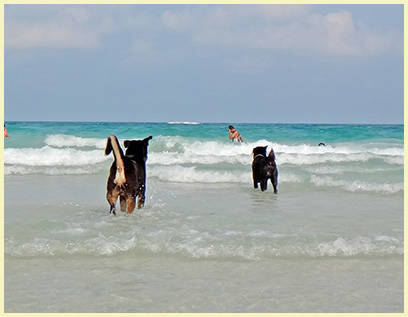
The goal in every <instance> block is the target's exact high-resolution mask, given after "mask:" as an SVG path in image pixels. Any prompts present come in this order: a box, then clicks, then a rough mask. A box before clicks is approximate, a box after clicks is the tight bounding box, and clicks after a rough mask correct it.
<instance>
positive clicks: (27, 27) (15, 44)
mask: <svg viewBox="0 0 408 317" xmlns="http://www.w3.org/2000/svg"><path fill="white" fill-rule="evenodd" d="M25 10H26V11H27V10H29V9H27V8H25ZM14 11H15V10H14ZM33 11H34V12H33V13H34V14H33V15H31V17H33V18H31V19H30V18H27V17H24V18H23V17H15V18H14V17H13V16H11V17H10V18H7V19H6V32H5V44H6V47H7V48H13V49H27V48H93V47H98V46H99V45H100V41H101V38H102V36H103V35H105V34H106V33H109V32H112V31H113V30H114V22H113V20H112V19H111V18H109V17H104V18H99V17H97V16H93V15H92V11H91V10H90V9H88V8H85V7H80V6H72V7H66V6H63V7H58V6H47V7H46V10H45V12H47V15H46V16H45V17H42V19H38V18H36V16H35V13H36V12H38V8H34V9H33ZM12 13H13V11H12Z"/></svg>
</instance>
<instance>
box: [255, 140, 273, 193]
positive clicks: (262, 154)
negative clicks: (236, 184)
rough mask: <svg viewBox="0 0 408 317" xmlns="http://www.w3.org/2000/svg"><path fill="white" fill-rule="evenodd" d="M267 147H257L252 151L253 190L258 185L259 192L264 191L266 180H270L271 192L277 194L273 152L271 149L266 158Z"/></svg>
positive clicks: (266, 185)
mask: <svg viewBox="0 0 408 317" xmlns="http://www.w3.org/2000/svg"><path fill="white" fill-rule="evenodd" d="M266 148H267V146H257V147H255V148H254V149H253V150H252V154H253V161H252V179H253V181H254V188H258V183H260V185H261V190H262V191H264V190H266V189H267V187H268V184H267V183H268V179H270V180H271V183H272V186H273V191H274V193H275V194H277V193H278V168H277V167H276V162H275V152H274V151H273V149H271V151H270V152H269V155H268V156H266Z"/></svg>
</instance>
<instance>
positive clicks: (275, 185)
mask: <svg viewBox="0 0 408 317" xmlns="http://www.w3.org/2000/svg"><path fill="white" fill-rule="evenodd" d="M271 182H272V186H273V192H274V193H275V194H277V193H278V182H277V180H276V179H275V178H272V179H271Z"/></svg>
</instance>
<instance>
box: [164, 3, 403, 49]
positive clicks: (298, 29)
mask: <svg viewBox="0 0 408 317" xmlns="http://www.w3.org/2000/svg"><path fill="white" fill-rule="evenodd" d="M162 23H163V25H164V26H165V27H166V28H167V29H168V30H171V31H174V32H179V33H184V34H186V35H187V36H189V38H190V40H191V42H193V43H195V44H198V45H203V46H216V47H224V48H234V49H245V50H248V49H253V50H260V51H265V52H268V51H269V52H272V51H281V52H289V53H294V54H304V53H307V54H318V55H326V56H365V55H377V54H382V53H385V52H396V51H399V52H402V33H401V32H398V31H392V30H391V31H383V32H378V31H377V32H374V31H370V29H369V28H368V27H367V26H365V25H364V24H361V23H360V24H359V26H358V27H357V26H356V23H355V21H354V20H353V17H352V14H351V13H350V12H348V11H339V12H332V13H328V14H325V15H324V14H320V13H315V12H313V11H312V10H311V6H297V5H251V6H248V5H237V6H233V5H230V6H220V7H214V8H213V9H210V10H206V11H197V10H184V11H179V10H177V11H176V10H168V11H166V12H164V13H163V15H162Z"/></svg>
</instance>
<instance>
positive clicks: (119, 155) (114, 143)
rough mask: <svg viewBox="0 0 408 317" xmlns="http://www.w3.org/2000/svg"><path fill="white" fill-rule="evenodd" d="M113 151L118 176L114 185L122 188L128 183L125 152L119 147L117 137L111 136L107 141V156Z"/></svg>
mask: <svg viewBox="0 0 408 317" xmlns="http://www.w3.org/2000/svg"><path fill="white" fill-rule="evenodd" d="M112 151H113V156H114V157H115V162H116V176H115V180H114V183H115V184H116V185H119V186H122V185H124V184H125V183H126V177H125V165H124V163H123V151H122V148H121V147H120V145H119V141H118V139H117V137H116V136H114V135H110V136H108V139H107V140H106V147H105V155H108V154H110V152H112Z"/></svg>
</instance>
